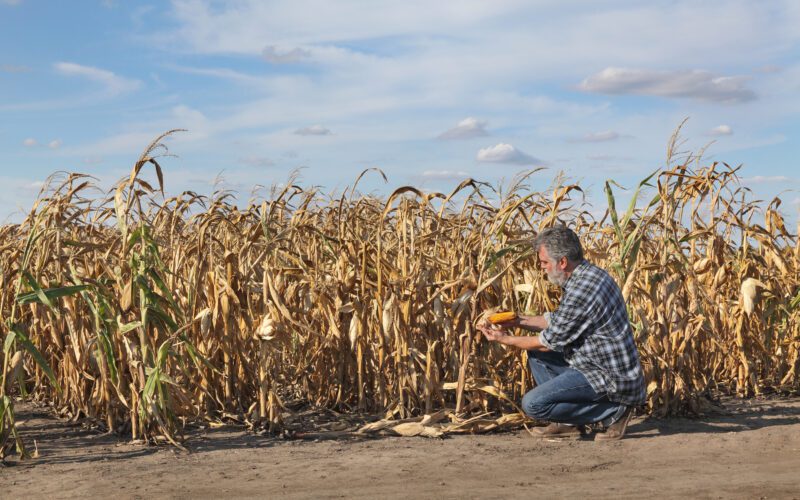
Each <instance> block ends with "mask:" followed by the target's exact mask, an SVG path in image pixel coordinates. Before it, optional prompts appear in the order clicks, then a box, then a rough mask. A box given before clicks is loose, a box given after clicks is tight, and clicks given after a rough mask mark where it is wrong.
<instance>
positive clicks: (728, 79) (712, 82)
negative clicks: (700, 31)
mask: <svg viewBox="0 0 800 500" xmlns="http://www.w3.org/2000/svg"><path fill="white" fill-rule="evenodd" d="M747 80H748V78H747V77H743V76H717V75H715V74H713V73H711V72H709V71H704V70H684V71H655V70H642V69H629V68H613V67H610V68H606V69H604V70H603V71H601V72H599V73H597V74H594V75H592V76H590V77H588V78H586V79H585V80H583V81H582V82H581V83H580V84H579V85H578V88H579V89H580V90H583V91H585V92H593V93H598V94H610V95H627V94H634V95H649V96H658V97H669V98H689V99H697V100H701V101H710V102H720V103H743V102H748V101H752V100H754V99H756V94H755V92H754V91H752V90H750V89H749V88H747V87H746V85H745V84H746V83H747Z"/></svg>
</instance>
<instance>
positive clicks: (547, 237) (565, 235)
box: [533, 226, 583, 262]
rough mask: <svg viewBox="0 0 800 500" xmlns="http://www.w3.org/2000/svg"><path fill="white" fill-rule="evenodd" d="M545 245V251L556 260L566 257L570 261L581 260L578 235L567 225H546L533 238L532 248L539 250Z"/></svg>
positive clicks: (581, 249) (581, 254)
mask: <svg viewBox="0 0 800 500" xmlns="http://www.w3.org/2000/svg"><path fill="white" fill-rule="evenodd" d="M542 246H543V247H545V248H546V249H547V253H548V254H549V255H550V257H551V258H553V259H555V260H556V261H559V260H561V257H566V258H567V260H568V261H570V262H582V261H583V248H582V247H581V241H580V240H579V239H578V235H577V234H575V233H574V232H573V231H572V230H571V229H569V228H568V227H567V226H555V227H548V228H547V229H545V230H544V231H542V232H541V233H539V234H538V235H537V236H536V238H534V240H533V248H534V250H536V251H539V248H540V247H542Z"/></svg>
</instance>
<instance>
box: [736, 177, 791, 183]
mask: <svg viewBox="0 0 800 500" xmlns="http://www.w3.org/2000/svg"><path fill="white" fill-rule="evenodd" d="M770 182H781V183H794V182H798V179H792V178H791V177H787V176H785V175H755V176H753V177H742V183H744V184H767V183H770Z"/></svg>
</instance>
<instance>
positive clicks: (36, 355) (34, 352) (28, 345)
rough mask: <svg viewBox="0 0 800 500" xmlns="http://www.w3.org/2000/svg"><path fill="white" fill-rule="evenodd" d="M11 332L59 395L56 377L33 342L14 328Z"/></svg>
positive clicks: (59, 390) (59, 387) (59, 389)
mask: <svg viewBox="0 0 800 500" xmlns="http://www.w3.org/2000/svg"><path fill="white" fill-rule="evenodd" d="M13 332H14V335H15V336H16V337H17V340H18V341H19V343H20V344H21V345H22V347H23V348H24V349H25V350H26V351H28V352H29V353H30V355H31V356H33V359H34V361H36V364H37V365H39V368H41V369H42V371H43V372H44V373H45V374H46V375H47V378H49V379H50V383H51V384H53V387H55V388H56V390H57V391H58V392H59V393H60V392H61V386H60V385H59V384H58V380H56V375H55V373H53V369H52V368H50V365H48V364H47V360H46V359H44V356H42V353H41V352H39V349H37V348H36V346H35V345H33V342H31V340H30V339H29V338H28V337H27V336H26V335H25V334H24V333H22V332H21V331H20V330H19V329H17V328H14V329H13ZM6 343H8V340H6Z"/></svg>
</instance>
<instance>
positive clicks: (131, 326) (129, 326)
mask: <svg viewBox="0 0 800 500" xmlns="http://www.w3.org/2000/svg"><path fill="white" fill-rule="evenodd" d="M140 326H142V322H141V321H134V322H132V323H124V324H121V325H119V332H120V333H128V332H129V331H131V330H136V329H137V328H139V327H140Z"/></svg>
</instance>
